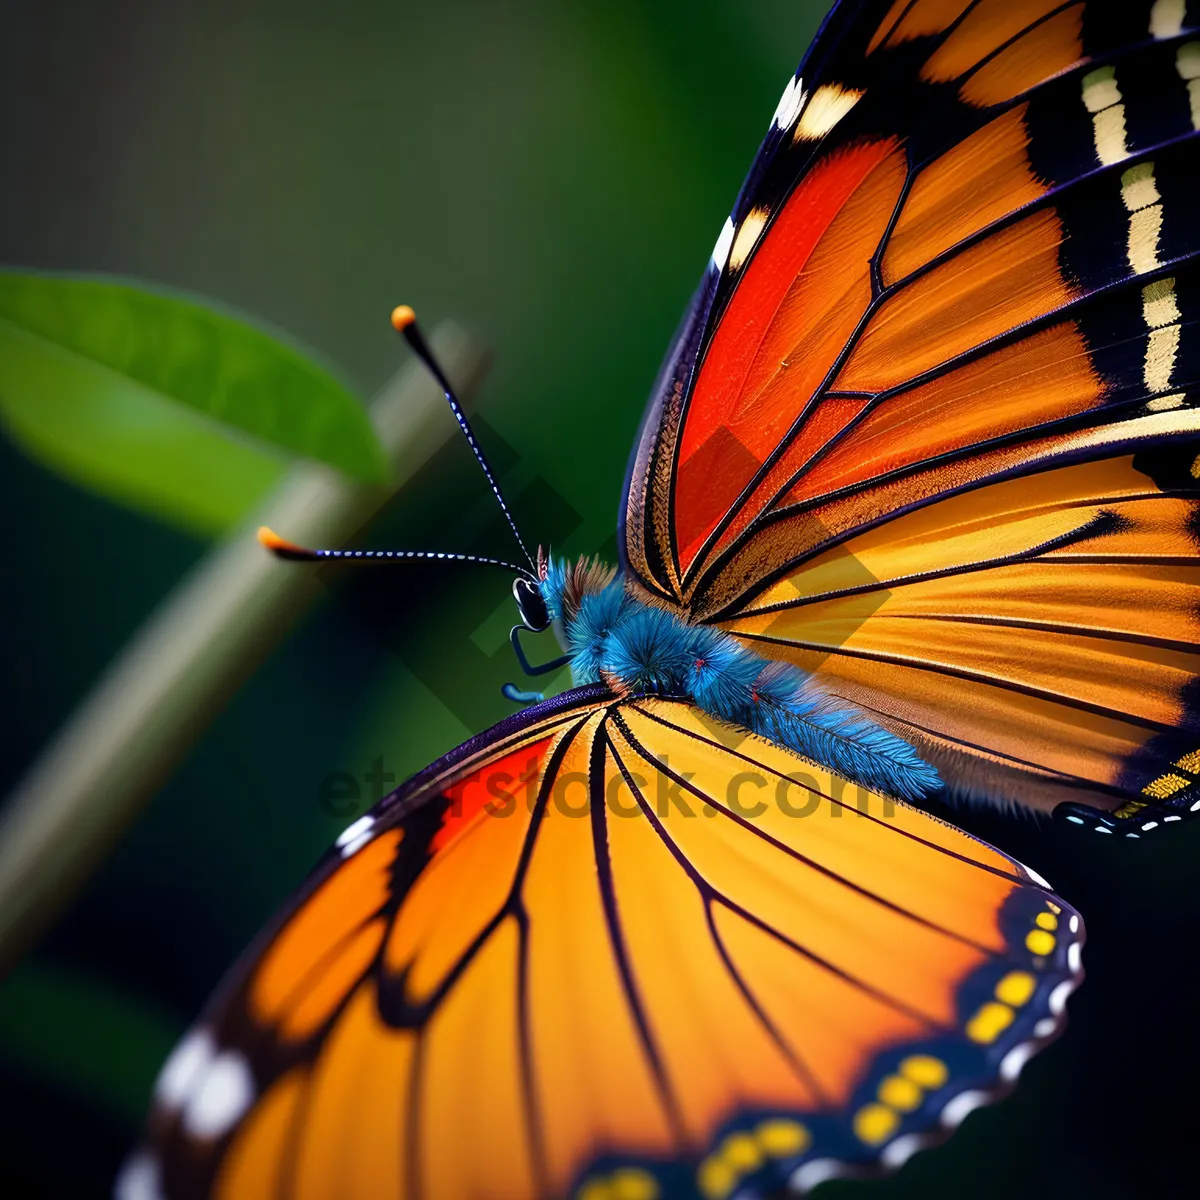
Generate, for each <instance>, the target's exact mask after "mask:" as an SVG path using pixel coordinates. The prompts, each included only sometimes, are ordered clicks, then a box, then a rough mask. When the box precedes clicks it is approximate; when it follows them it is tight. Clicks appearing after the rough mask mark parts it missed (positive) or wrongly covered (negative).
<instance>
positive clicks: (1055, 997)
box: [1046, 979, 1075, 1017]
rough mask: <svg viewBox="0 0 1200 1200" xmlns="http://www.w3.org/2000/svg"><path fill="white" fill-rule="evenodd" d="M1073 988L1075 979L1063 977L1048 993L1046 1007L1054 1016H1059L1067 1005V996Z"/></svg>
mask: <svg viewBox="0 0 1200 1200" xmlns="http://www.w3.org/2000/svg"><path fill="white" fill-rule="evenodd" d="M1074 990H1075V980H1073V979H1064V980H1063V981H1062V983H1060V984H1059V985H1058V987H1056V988H1055V989H1054V991H1052V992H1051V993H1050V996H1049V999H1048V1000H1047V1001H1046V1007H1047V1008H1049V1010H1050V1011H1051V1012H1052V1013H1053V1014H1054V1015H1055V1016H1056V1017H1061V1016H1062V1014H1063V1010H1064V1009H1065V1008H1066V1007H1067V997H1068V996H1069V995H1070V994H1071V993H1072V992H1073V991H1074Z"/></svg>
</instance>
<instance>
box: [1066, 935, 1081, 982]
mask: <svg viewBox="0 0 1200 1200" xmlns="http://www.w3.org/2000/svg"><path fill="white" fill-rule="evenodd" d="M1081 966H1083V947H1082V946H1080V944H1079V943H1078V942H1072V943H1071V944H1070V945H1069V946H1068V947H1067V969H1068V970H1069V971H1070V972H1071V974H1072V975H1077V974H1079V968H1080V967H1081Z"/></svg>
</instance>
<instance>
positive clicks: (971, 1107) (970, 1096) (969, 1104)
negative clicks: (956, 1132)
mask: <svg viewBox="0 0 1200 1200" xmlns="http://www.w3.org/2000/svg"><path fill="white" fill-rule="evenodd" d="M987 1100H988V1096H987V1092H980V1091H967V1092H959V1094H958V1095H957V1096H955V1097H954V1099H953V1100H951V1101H950V1103H949V1104H947V1105H946V1107H945V1108H943V1109H942V1124H943V1125H945V1126H946V1128H947V1129H954V1128H955V1127H956V1126H958V1125H961V1124H962V1122H963V1119H964V1118H965V1117H966V1116H967V1115H968V1114H969V1113H973V1112H974V1111H975V1110H976V1109H977V1108H979V1106H980V1105H982V1104H986V1103H987Z"/></svg>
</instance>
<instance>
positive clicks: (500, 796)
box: [429, 735, 555, 853]
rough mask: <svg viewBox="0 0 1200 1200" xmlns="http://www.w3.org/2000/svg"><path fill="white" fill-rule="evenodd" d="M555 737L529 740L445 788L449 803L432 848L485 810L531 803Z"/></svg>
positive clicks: (508, 809)
mask: <svg viewBox="0 0 1200 1200" xmlns="http://www.w3.org/2000/svg"><path fill="white" fill-rule="evenodd" d="M554 740H555V738H554V735H551V736H550V737H547V738H543V739H542V740H541V741H540V742H530V743H529V744H528V745H525V746H521V747H520V748H519V749H517V750H514V751H513V752H512V753H511V754H506V755H505V756H504V757H503V758H498V759H496V760H495V761H493V762H489V763H488V764H487V765H486V766H484V767H482V768H481V769H480V770H478V771H476V772H474V774H471V775H468V776H466V777H465V778H463V779H460V780H459V781H458V783H456V784H454V785H453V786H452V787H448V788H446V789H445V791H444V793H443V795H445V796H447V797H448V798H449V800H450V807H449V808H447V809H446V813H445V816H443V817H442V827H441V829H439V830H438V831H437V833H435V834H434V835H433V840H432V841H431V842H430V843H429V848H430V850H431V851H432V852H433V853H436V852H437V851H439V850H441V849H443V848H444V847H445V846H446V845H447V844H448V843H449V842H451V841H453V839H454V838H455V837H457V835H458V834H459V833H461V832H462V830H463V829H464V828H465V827H466V826H467V825H469V824H470V823H471V822H472V821H473V820H474V819H475V818H476V817H477V816H478V815H479V813H481V812H483V811H485V810H486V811H487V812H491V813H497V814H499V813H508V812H511V811H512V806H513V805H515V804H529V805H532V804H533V802H534V800H535V799H536V797H537V793H538V785H539V783H540V781H541V778H542V770H543V767H544V765H545V762H546V758H547V756H548V755H549V752H550V745H551V743H552V742H553V741H554Z"/></svg>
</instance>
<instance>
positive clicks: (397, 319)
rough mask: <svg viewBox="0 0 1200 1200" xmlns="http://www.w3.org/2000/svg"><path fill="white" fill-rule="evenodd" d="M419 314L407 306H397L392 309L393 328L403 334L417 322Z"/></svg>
mask: <svg viewBox="0 0 1200 1200" xmlns="http://www.w3.org/2000/svg"><path fill="white" fill-rule="evenodd" d="M416 319H417V314H416V313H415V312H413V310H412V309H411V308H409V306H408V305H407V304H397V305H396V307H395V308H393V309H392V328H393V329H394V330H395V331H396V332H397V333H403V332H404V331H405V330H406V329H407V328H408V327H409V326H410V325H411V324H412V323H413V322H414V321H415V320H416Z"/></svg>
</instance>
